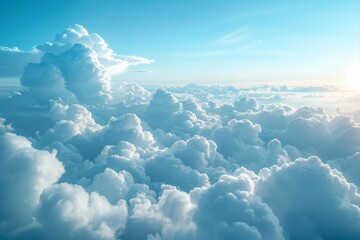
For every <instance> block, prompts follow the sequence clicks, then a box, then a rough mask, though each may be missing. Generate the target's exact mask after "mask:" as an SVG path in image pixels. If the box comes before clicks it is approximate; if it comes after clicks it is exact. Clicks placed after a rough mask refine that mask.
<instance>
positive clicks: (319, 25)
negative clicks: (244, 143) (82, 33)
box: [0, 0, 360, 84]
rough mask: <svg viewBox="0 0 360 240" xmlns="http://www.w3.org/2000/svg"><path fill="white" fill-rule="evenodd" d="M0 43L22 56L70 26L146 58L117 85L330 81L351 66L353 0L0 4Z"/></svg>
mask: <svg viewBox="0 0 360 240" xmlns="http://www.w3.org/2000/svg"><path fill="white" fill-rule="evenodd" d="M0 4H1V6H0V46H8V47H19V48H20V49H23V50H29V49H31V47H32V46H34V45H37V44H41V43H44V42H46V41H52V40H53V39H54V36H55V35H56V34H57V33H58V32H61V31H62V30H63V29H65V28H67V27H68V26H70V25H72V24H75V23H78V24H81V25H83V26H84V27H86V28H87V29H88V31H89V32H96V33H98V34H99V35H100V36H102V37H103V38H104V39H105V40H106V41H107V43H108V44H109V47H111V48H112V49H113V50H114V51H115V52H117V53H120V54H131V55H137V56H143V57H147V58H151V59H154V60H155V62H154V63H153V64H150V65H147V66H137V67H136V68H133V70H149V71H153V73H143V72H128V73H125V74H123V75H121V76H119V77H118V78H119V79H122V80H128V81H132V80H135V81H139V82H149V83H153V82H159V83H166V84H172V83H188V82H200V83H205V82H207V83H217V84H231V83H234V84H243V83H249V82H252V83H253V82H255V83H256V82H269V83H270V82H273V81H288V82H299V81H301V82H304V81H306V82H311V83H316V82H321V81H325V82H327V81H328V82H329V83H330V82H331V81H335V80H338V79H340V78H341V77H342V75H343V74H344V68H346V66H348V65H349V64H353V63H354V62H356V58H357V57H358V56H359V54H360V51H359V45H360V43H359V42H360V33H359V23H360V20H359V19H360V18H359V16H360V1H359V0H356V1H352V0H346V1H345V0H338V1H331V0H305V1H285V0H284V1H269V0H264V1H241V0H223V1H215V0H206V1H205V0H181V1H180V0H179V1H171V0H167V1H165V0H161V1H160V0H153V1H149V0H143V1H140V0H131V1H130V0H128V1H125V0H123V1H115V0H107V1H104V0H103V1H100V0H97V1H95V0H87V1H85V0H78V1H69V0H65V1H64V0H63V1H16V0H1V1H0Z"/></svg>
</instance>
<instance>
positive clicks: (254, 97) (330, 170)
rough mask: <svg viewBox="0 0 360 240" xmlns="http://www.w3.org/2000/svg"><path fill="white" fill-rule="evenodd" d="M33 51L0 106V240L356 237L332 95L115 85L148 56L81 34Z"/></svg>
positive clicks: (354, 193)
mask: <svg viewBox="0 0 360 240" xmlns="http://www.w3.org/2000/svg"><path fill="white" fill-rule="evenodd" d="M232 37H233V38H234V39H235V40H236V37H237V35H236V34H235V35H234V36H232ZM230 39H231V38H230V37H229V39H228V41H230ZM235 40H233V41H235ZM230 42H231V41H230ZM229 44H230V43H229ZM35 49H37V50H33V51H34V52H37V54H39V58H38V59H37V60H34V61H35V62H33V63H29V64H28V65H27V66H26V67H25V69H24V72H23V73H22V77H21V84H22V86H23V87H24V89H22V90H21V91H19V92H18V93H17V94H14V95H13V96H11V97H9V98H7V99H3V100H0V116H1V117H0V172H1V174H0V195H1V198H0V238H1V239H29V238H32V239H164V240H168V239H170V240H171V239H174V240H175V239H263V240H267V239H269V240H270V239H271V240H272V239H280V240H281V239H284V240H292V239H340V238H341V239H342V238H344V239H357V238H359V237H358V236H359V235H360V232H359V229H360V224H359V223H360V212H359V209H360V208H359V204H360V199H359V194H358V190H357V188H358V186H359V184H360V182H359V177H358V176H359V174H358V172H359V171H360V168H359V154H360V142H359V139H360V138H359V134H360V130H359V129H360V128H359V123H358V111H357V110H349V111H341V110H338V111H335V109H336V107H337V106H338V104H339V103H342V100H344V97H343V95H339V93H338V92H337V91H338V90H337V89H336V88H331V87H329V86H322V87H311V86H303V87H289V86H280V87H273V86H260V87H246V88H238V87H233V86H202V85H198V84H189V85H186V86H182V87H171V88H166V89H153V88H149V89H147V88H145V87H143V86H140V85H139V84H136V83H127V82H122V83H119V84H118V85H117V86H116V87H115V85H113V84H112V83H111V72H112V71H115V72H116V71H120V70H125V69H127V68H128V67H129V66H132V65H137V64H140V63H150V60H147V59H142V58H138V57H133V56H120V55H118V54H116V53H114V52H113V50H111V49H110V48H109V47H108V46H107V44H106V42H105V40H104V39H102V38H101V37H100V36H99V35H97V34H93V33H89V32H88V31H87V30H86V29H85V28H84V27H82V26H80V25H74V26H72V27H70V28H68V29H66V30H65V31H63V32H61V33H60V34H59V35H57V37H56V38H55V40H54V42H52V43H46V44H42V45H38V46H37V47H36V48H35ZM2 50H3V51H7V52H11V51H12V52H14V54H15V55H16V54H19V55H22V54H25V53H22V52H21V50H18V49H16V48H14V49H8V48H3V49H2ZM26 54H27V53H26ZM26 54H25V55H26ZM29 54H30V55H31V54H32V53H29ZM30 55H29V56H30ZM31 56H32V55H31ZM11 61H12V60H11ZM14 61H15V60H14ZM31 61H33V60H31ZM14 64H15V62H14ZM112 68H113V69H112ZM341 94H343V93H341ZM351 97H354V95H351ZM354 99H355V100H356V101H354V100H351V101H354V102H353V104H354V105H352V106H354V109H356V108H357V107H358V106H357V103H358V98H356V97H355V98H354ZM315 100H316V101H315ZM349 101H350V100H349ZM317 105H318V106H317ZM329 105H331V107H329ZM332 109H333V110H332Z"/></svg>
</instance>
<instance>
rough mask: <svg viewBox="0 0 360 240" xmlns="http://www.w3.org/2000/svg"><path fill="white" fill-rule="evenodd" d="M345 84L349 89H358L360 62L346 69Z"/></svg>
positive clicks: (359, 87) (359, 86) (359, 88)
mask: <svg viewBox="0 0 360 240" xmlns="http://www.w3.org/2000/svg"><path fill="white" fill-rule="evenodd" d="M346 86H347V87H348V89H349V90H350V91H357V92H358V91H360V63H357V64H354V65H353V66H351V67H350V68H348V69H347V76H346Z"/></svg>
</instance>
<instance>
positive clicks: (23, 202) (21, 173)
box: [0, 131, 64, 236]
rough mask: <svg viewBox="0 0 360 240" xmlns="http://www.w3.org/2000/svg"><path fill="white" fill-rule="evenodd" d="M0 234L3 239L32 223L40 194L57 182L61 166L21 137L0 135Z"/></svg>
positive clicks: (61, 170) (4, 133) (61, 169)
mask: <svg viewBox="0 0 360 240" xmlns="http://www.w3.org/2000/svg"><path fill="white" fill-rule="evenodd" d="M0 149H1V151H0V159H1V162H0V169H1V175H0V192H1V196H2V197H1V199H0V209H1V211H0V212H1V214H0V222H1V228H0V234H1V235H2V236H6V235H8V234H10V233H11V232H13V231H16V230H17V228H19V227H23V226H26V225H28V224H30V223H31V222H32V217H33V215H34V212H35V211H36V207H37V206H38V204H39V201H40V196H41V194H42V192H43V191H44V190H45V189H46V188H47V187H50V186H51V185H52V184H53V183H55V182H57V181H58V179H59V178H60V176H61V175H62V174H63V172H64V167H63V165H62V163H61V162H59V160H58V159H57V158H56V151H54V152H52V153H50V152H47V151H43V150H37V149H35V148H33V146H32V144H31V142H30V141H29V140H28V139H26V138H25V137H22V136H18V135H16V134H14V133H10V132H8V131H5V132H2V133H1V134H0Z"/></svg>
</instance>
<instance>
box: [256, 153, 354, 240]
mask: <svg viewBox="0 0 360 240" xmlns="http://www.w3.org/2000/svg"><path fill="white" fill-rule="evenodd" d="M260 176H261V179H260V181H259V183H258V184H257V185H256V193H257V194H258V195H259V196H261V198H262V200H263V201H264V202H265V203H267V204H268V205H269V206H270V207H271V209H272V210H273V212H274V214H275V215H276V216H278V218H279V221H280V224H281V225H282V226H283V228H284V232H285V233H286V234H287V235H288V238H289V239H339V238H346V239H357V238H358V236H359V234H360V232H359V228H358V223H359V220H360V210H359V200H360V199H359V195H358V194H357V193H356V187H355V186H354V185H351V184H349V183H348V182H347V181H346V179H345V178H344V177H343V176H342V174H341V173H340V172H338V171H336V170H332V169H331V168H330V167H329V166H328V165H325V164H323V163H322V162H321V160H320V159H319V158H317V157H311V158H308V159H298V160H296V161H295V162H292V163H289V164H284V165H282V166H281V167H276V166H274V167H272V168H270V169H264V170H262V172H261V174H260ZM280 185H281V187H279V186H280ZM299 226H301V228H300V227H299Z"/></svg>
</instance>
